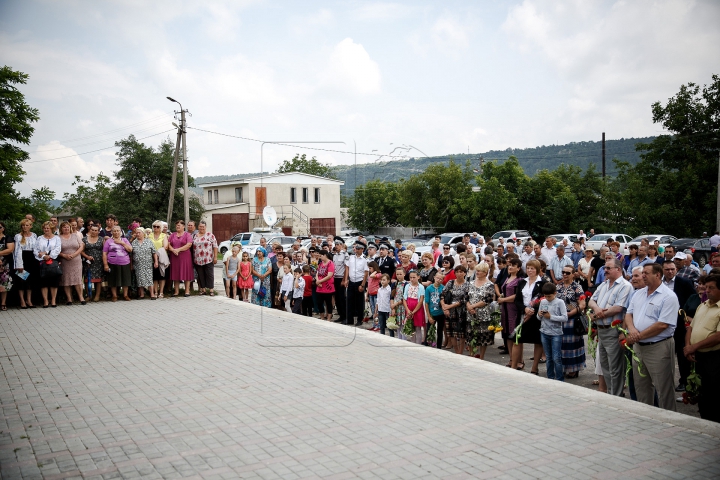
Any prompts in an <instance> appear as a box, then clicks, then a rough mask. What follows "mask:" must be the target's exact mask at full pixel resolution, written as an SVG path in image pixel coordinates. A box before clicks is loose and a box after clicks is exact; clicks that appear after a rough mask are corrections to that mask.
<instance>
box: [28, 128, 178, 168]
mask: <svg viewBox="0 0 720 480" xmlns="http://www.w3.org/2000/svg"><path fill="white" fill-rule="evenodd" d="M173 131H175V129H174V128H171V129H170V130H165V131H164V132H159V133H153V134H152V135H148V136H146V137H141V138H137V139H136V140H145V139H146V138H150V137H157V136H158V135H162V134H163V133H168V132H173ZM108 148H117V146H116V145H112V146H110V147H105V148H98V149H97V150H90V151H89V152H83V153H76V154H74V155H66V156H64V157H56V158H46V159H44V160H29V161H27V162H25V163H40V162H51V161H53V160H62V159H63V158H71V157H78V156H80V155H85V154H87V153H95V152H100V151H102V150H107V149H108Z"/></svg>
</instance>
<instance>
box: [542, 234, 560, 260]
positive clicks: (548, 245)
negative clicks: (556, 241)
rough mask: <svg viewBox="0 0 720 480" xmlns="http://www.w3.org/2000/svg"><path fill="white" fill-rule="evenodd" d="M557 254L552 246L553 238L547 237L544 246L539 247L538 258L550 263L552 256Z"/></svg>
mask: <svg viewBox="0 0 720 480" xmlns="http://www.w3.org/2000/svg"><path fill="white" fill-rule="evenodd" d="M556 256H557V253H555V247H554V246H553V239H552V238H550V237H547V238H546V239H545V246H544V247H542V248H541V249H540V258H542V259H543V260H545V264H546V265H548V266H549V265H550V262H552V260H553V258H555V257H556Z"/></svg>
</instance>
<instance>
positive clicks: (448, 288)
mask: <svg viewBox="0 0 720 480" xmlns="http://www.w3.org/2000/svg"><path fill="white" fill-rule="evenodd" d="M454 285H455V280H450V281H449V282H448V283H447V285H445V289H444V290H443V293H442V295H443V301H445V305H450V304H452V303H453V298H452V287H453V286H454Z"/></svg>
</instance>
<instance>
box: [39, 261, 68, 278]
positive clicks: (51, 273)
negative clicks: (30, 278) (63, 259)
mask: <svg viewBox="0 0 720 480" xmlns="http://www.w3.org/2000/svg"><path fill="white" fill-rule="evenodd" d="M62 273H63V272H62V266H61V265H60V262H58V261H57V259H55V258H53V259H51V260H48V261H42V262H40V278H53V277H59V276H60V275H62Z"/></svg>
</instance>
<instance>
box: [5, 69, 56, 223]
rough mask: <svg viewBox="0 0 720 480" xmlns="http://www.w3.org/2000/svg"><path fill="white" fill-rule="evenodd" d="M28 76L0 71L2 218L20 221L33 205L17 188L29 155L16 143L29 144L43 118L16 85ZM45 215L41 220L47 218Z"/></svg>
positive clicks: (10, 71)
mask: <svg viewBox="0 0 720 480" xmlns="http://www.w3.org/2000/svg"><path fill="white" fill-rule="evenodd" d="M27 79H28V75H27V74H25V73H22V72H18V71H15V70H13V69H12V68H10V67H8V66H7V65H6V66H4V67H2V68H0V218H3V219H6V220H9V221H17V220H19V219H20V218H22V216H23V215H25V214H26V213H28V212H27V211H25V210H26V209H27V208H28V206H29V205H31V204H32V200H31V199H27V198H25V199H23V198H20V195H19V194H18V192H17V191H16V190H15V185H16V184H18V183H20V182H21V181H22V178H23V176H24V175H25V171H24V170H23V168H22V162H24V161H26V160H27V159H28V153H27V152H26V151H25V150H23V149H22V148H20V147H19V146H17V145H16V144H22V145H28V144H29V143H30V138H31V137H32V134H33V132H34V131H35V128H34V127H33V126H32V124H33V123H35V122H37V121H38V120H39V119H40V115H39V113H38V110H37V109H36V108H32V107H30V106H29V105H28V104H27V103H25V96H24V95H23V94H22V92H21V91H20V90H18V88H17V86H16V85H24V84H25V83H27ZM45 216H46V213H44V212H43V214H42V215H41V217H39V218H44V217H45Z"/></svg>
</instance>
